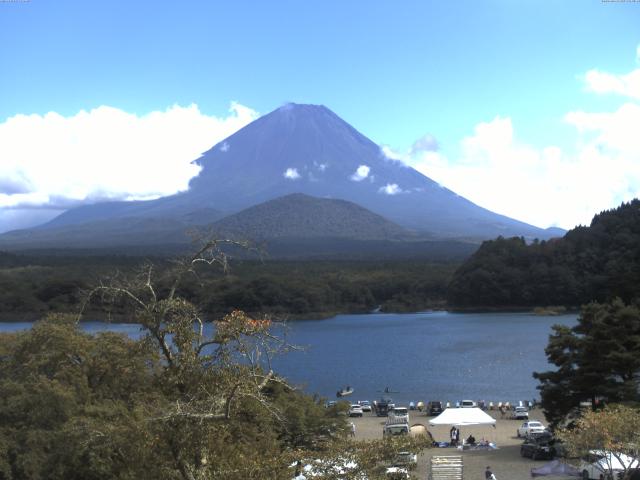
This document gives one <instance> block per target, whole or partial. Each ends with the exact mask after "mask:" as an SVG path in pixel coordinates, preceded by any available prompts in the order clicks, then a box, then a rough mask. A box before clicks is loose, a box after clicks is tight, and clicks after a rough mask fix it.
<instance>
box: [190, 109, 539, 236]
mask: <svg viewBox="0 0 640 480" xmlns="http://www.w3.org/2000/svg"><path fill="white" fill-rule="evenodd" d="M196 163H197V164H198V165H200V166H201V167H202V171H201V173H200V175H198V176H197V177H195V178H194V179H192V181H191V184H190V189H189V192H188V194H187V195H188V196H189V197H191V198H192V199H194V200H196V201H197V202H199V203H200V204H201V205H206V206H208V207H210V208H215V209H218V210H226V211H237V210H240V209H242V208H245V207H248V206H250V205H255V204H258V203H261V202H264V201H266V200H270V199H273V198H276V197H280V196H283V195H287V194H290V193H296V192H301V193H305V194H308V195H312V196H316V197H322V198H335V199H344V200H349V201H351V202H354V203H357V204H359V205H361V206H363V207H365V208H367V209H369V210H371V211H373V212H375V213H378V214H380V215H382V216H385V217H387V218H388V219H389V220H392V221H393V222H395V223H398V224H399V225H402V226H404V227H407V228H411V229H414V230H417V231H423V232H429V233H430V234H432V235H434V236H437V237H476V238H493V237H496V236H498V235H505V236H510V235H518V236H519V235H523V236H526V237H540V238H545V237H547V236H549V235H548V233H546V232H545V231H544V230H542V229H539V228H536V227H533V226H531V225H528V224H525V223H523V222H519V221H516V220H513V219H511V218H508V217H505V216H502V215H497V214H495V213H493V212H490V211H489V210H486V209H484V208H481V207H479V206H477V205H475V204H474V203H472V202H470V201H468V200H466V199H464V198H462V197H460V196H458V195H456V194H455V193H454V192H452V191H450V190H448V189H446V188H443V187H442V186H440V185H439V184H438V183H436V182H434V181H433V180H431V179H430V178H428V177H426V176H424V175H422V174H421V173H419V172H417V171H416V170H414V169H413V168H410V167H408V166H406V165H405V164H404V163H402V162H400V161H397V160H394V159H390V158H388V157H387V156H386V155H385V154H384V153H383V152H382V150H381V149H380V147H379V146H378V145H376V144H375V143H373V142H372V141H371V140H369V139H368V138H367V137H365V136H364V135H362V134H361V133H360V132H358V131H357V130H356V129H355V128H353V127H352V126H351V125H349V124H348V123H347V122H345V121H344V120H342V119H341V118H340V117H338V116H337V115H336V114H335V113H333V112H332V111H331V110H329V109H328V108H326V107H324V106H319V105H297V104H287V105H284V106H283V107H280V108H279V109H277V110H275V111H273V112H271V113H269V114H268V115H265V116H263V117H261V118H259V119H258V120H256V121H254V122H253V123H251V124H250V125H247V126H246V127H244V128H243V129H241V130H239V131H238V132H236V133H235V134H233V135H232V136H230V137H229V138H227V139H225V140H224V141H222V142H220V143H218V144H217V145H215V146H214V147H213V148H212V149H211V150H209V151H208V152H206V153H205V154H204V155H203V156H202V157H201V158H200V159H198V160H196Z"/></svg>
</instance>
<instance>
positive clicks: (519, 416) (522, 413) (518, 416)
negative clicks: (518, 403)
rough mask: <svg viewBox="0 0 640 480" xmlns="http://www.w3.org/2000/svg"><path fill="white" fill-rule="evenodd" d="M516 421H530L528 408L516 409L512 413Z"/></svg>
mask: <svg viewBox="0 0 640 480" xmlns="http://www.w3.org/2000/svg"><path fill="white" fill-rule="evenodd" d="M511 418H513V419H514V420H529V410H527V408H526V407H516V408H514V409H513V412H512V413H511Z"/></svg>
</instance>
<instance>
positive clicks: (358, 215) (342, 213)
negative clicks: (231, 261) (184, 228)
mask: <svg viewBox="0 0 640 480" xmlns="http://www.w3.org/2000/svg"><path fill="white" fill-rule="evenodd" d="M212 229H213V230H214V231H215V232H220V233H221V234H222V236H228V235H232V236H237V237H241V238H251V239H256V240H264V239H276V238H314V237H315V238H317V237H331V238H350V239H360V240H392V239H395V240H399V239H412V238H413V237H415V235H413V234H412V233H411V232H409V231H407V230H406V229H404V228H402V227H400V226H398V225H396V224H394V223H393V222H390V221H389V220H387V219H385V218H383V217H382V216H380V215H376V214H375V213H373V212H370V211H369V210H367V209H365V208H362V207H360V206H359V205H356V204H355V203H352V202H347V201H345V200H334V199H321V198H314V197H311V196H309V195H304V194H301V193H294V194H290V195H286V196H284V197H280V198H277V199H275V200H270V201H267V202H264V203H261V204H260V205H256V206H254V207H249V208H247V209H245V210H243V211H241V212H239V213H237V214H234V215H230V216H228V217H225V218H223V219H222V220H219V221H217V222H215V223H214V224H213V225H212Z"/></svg>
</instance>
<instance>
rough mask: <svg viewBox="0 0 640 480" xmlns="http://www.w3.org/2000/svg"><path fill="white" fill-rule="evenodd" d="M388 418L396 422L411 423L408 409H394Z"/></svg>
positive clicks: (390, 411)
mask: <svg viewBox="0 0 640 480" xmlns="http://www.w3.org/2000/svg"><path fill="white" fill-rule="evenodd" d="M387 416H388V417H389V418H391V419H393V420H394V421H398V422H405V423H409V410H408V409H407V407H393V408H392V409H391V410H389V413H388V414H387Z"/></svg>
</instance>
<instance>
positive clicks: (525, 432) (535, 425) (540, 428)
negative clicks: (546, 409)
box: [517, 420, 547, 438]
mask: <svg viewBox="0 0 640 480" xmlns="http://www.w3.org/2000/svg"><path fill="white" fill-rule="evenodd" d="M546 429H547V428H546V427H545V426H544V425H543V424H542V423H540V422H537V421H535V420H531V421H530V422H524V423H523V424H522V425H521V426H520V428H518V432H517V434H518V438H520V437H528V436H529V435H531V434H532V433H542V432H544V431H545V430H546Z"/></svg>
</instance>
